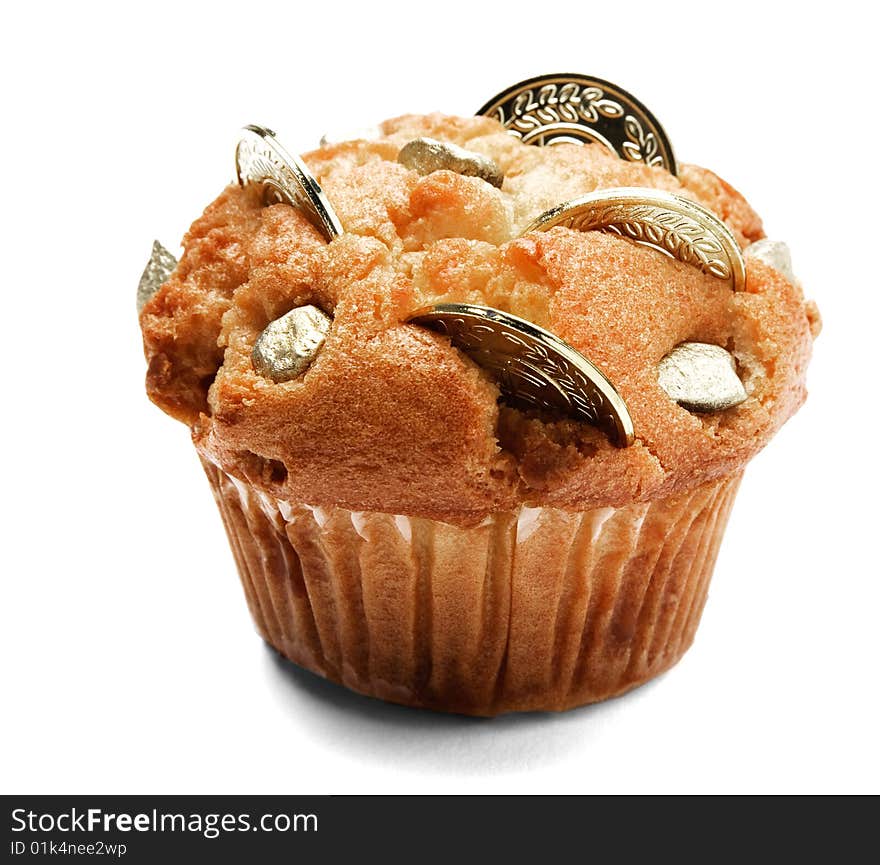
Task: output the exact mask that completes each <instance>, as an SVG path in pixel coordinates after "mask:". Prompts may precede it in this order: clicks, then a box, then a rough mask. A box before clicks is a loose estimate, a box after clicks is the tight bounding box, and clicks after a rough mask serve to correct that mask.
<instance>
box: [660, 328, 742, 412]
mask: <svg viewBox="0 0 880 865" xmlns="http://www.w3.org/2000/svg"><path fill="white" fill-rule="evenodd" d="M657 372H658V377H659V382H660V387H662V388H663V390H665V391H666V393H667V394H669V396H670V398H671V399H673V400H675V402H677V403H678V404H679V405H680V406H681V407H682V408H686V409H687V410H688V411H693V412H699V413H709V412H716V411H724V410H725V409H728V408H733V407H734V406H736V405H739V404H740V403H741V402H744V401H745V399H746V398H747V397H748V394H747V393H746V390H745V388H744V387H743V383H742V382H741V381H740V378H739V376H738V375H737V374H736V362H735V361H734V359H733V356H732V355H731V354H730V352H729V351H727V349H724V348H722V347H721V346H720V345H710V344H709V343H705V342H683V343H681V344H680V345H677V346H676V347H675V348H674V349H672V351H671V352H669V354H667V355H666V357H664V358H663V360H661V361H660V364H659V366H658V368H657Z"/></svg>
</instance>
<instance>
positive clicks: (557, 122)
mask: <svg viewBox="0 0 880 865" xmlns="http://www.w3.org/2000/svg"><path fill="white" fill-rule="evenodd" d="M477 114H482V115H485V116H486V117H494V118H495V119H496V120H499V121H500V122H501V123H503V124H504V126H505V127H506V128H507V130H508V132H510V133H512V134H513V135H516V136H517V138H521V139H522V140H523V141H524V142H525V143H526V144H540V145H544V144H558V143H560V142H563V141H565V142H573V143H576V144H587V143H590V142H593V141H596V142H598V143H599V144H603V145H604V146H605V147H607V148H608V149H609V150H611V151H612V152H614V153H616V154H617V155H618V156H620V157H621V158H622V159H627V160H629V161H630V162H644V163H645V164H646V165H652V166H658V167H660V168H665V169H666V170H667V171H669V172H671V173H672V174H675V173H676V167H675V157H674V156H673V153H672V145H671V144H670V143H669V139H668V138H667V137H666V133H665V132H664V131H663V127H662V126H661V125H660V124H659V123H658V121H657V118H656V117H654V115H653V114H651V112H650V111H648V109H647V108H645V106H644V105H642V103H641V102H639V100H638V99H636V98H635V96H633V95H632V94H631V93H627V92H626V91H625V90H623V89H622V88H620V87H618V86H617V85H616V84H612V83H611V82H610V81H603V80H602V79H601V78H593V77H592V76H589V75H575V74H568V73H562V74H559V75H540V76H538V77H537V78H529V79H528V80H527V81H520V83H519V84H514V85H513V87H508V88H507V90H505V91H504V92H502V93H499V94H498V95H497V96H494V97H493V98H492V99H490V100H489V101H488V102H487V103H486V104H485V105H484V106H483V107H482V108H481V109H480V110H479V111H478V112H477Z"/></svg>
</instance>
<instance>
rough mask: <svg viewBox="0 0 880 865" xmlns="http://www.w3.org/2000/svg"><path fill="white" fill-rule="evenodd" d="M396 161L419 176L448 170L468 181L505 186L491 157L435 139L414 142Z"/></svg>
mask: <svg viewBox="0 0 880 865" xmlns="http://www.w3.org/2000/svg"><path fill="white" fill-rule="evenodd" d="M397 161H398V162H399V163H400V164H401V165H404V166H406V167H407V168H410V169H412V170H413V171H418V173H419V174H430V173H431V172H432V171H440V170H441V169H445V170H446V171H454V172H455V173H456V174H463V175H465V176H467V177H479V178H480V180H485V181H486V183H491V184H492V186H495V187H497V188H498V189H500V188H501V184H502V183H504V172H503V171H502V170H501V169H500V168H499V167H498V165H497V164H496V163H495V162H494V161H493V160H491V159H489V157H488V156H483V154H482V153H475V152H474V151H473V150H465V149H464V148H463V147H458V145H456V144H449V143H447V142H445V141H436V140H435V139H433V138H414V139H413V140H412V141H409V142H407V143H406V144H404V145H403V147H402V148H401V149H400V153H398V154H397Z"/></svg>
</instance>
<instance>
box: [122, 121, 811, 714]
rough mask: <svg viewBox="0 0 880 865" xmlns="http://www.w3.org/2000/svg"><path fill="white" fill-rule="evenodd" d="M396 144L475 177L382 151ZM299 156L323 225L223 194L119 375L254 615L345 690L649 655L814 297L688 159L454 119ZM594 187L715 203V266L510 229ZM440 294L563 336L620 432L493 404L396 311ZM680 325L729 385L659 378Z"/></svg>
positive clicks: (401, 697) (663, 633) (608, 665)
mask: <svg viewBox="0 0 880 865" xmlns="http://www.w3.org/2000/svg"><path fill="white" fill-rule="evenodd" d="M424 139H427V140H428V142H429V143H430V142H440V143H441V145H445V146H446V149H447V150H448V151H449V152H452V153H453V154H454V155H456V154H457V155H458V156H461V154H462V153H463V154H464V156H462V157H461V158H462V159H464V163H462V165H465V163H467V164H479V163H480V160H479V159H477V157H481V158H482V160H483V161H484V164H488V165H490V166H491V167H493V168H494V169H497V170H498V172H499V173H498V175H497V176H496V177H494V178H492V177H489V178H488V179H487V178H486V176H485V173H483V176H481V175H480V172H476V173H468V172H467V171H466V170H465V168H466V165H465V168H462V166H461V165H458V164H457V163H456V164H453V163H449V165H450V167H448V168H442V167H441V168H439V169H438V170H430V166H429V168H428V170H425V169H424V166H421V165H418V164H416V165H415V166H414V165H413V163H412V162H410V164H407V162H408V161H407V160H406V159H402V160H401V159H399V157H400V156H401V152H402V151H403V150H404V148H406V147H407V145H409V144H410V143H411V142H413V141H423V140H424ZM452 145H454V147H451V146H452ZM455 148H463V151H459V150H456V149H455ZM446 155H448V153H447V154H446ZM468 159H470V160H471V161H470V162H469V163H468V162H467V160H468ZM303 160H304V162H305V165H306V166H307V168H308V169H310V171H311V172H312V174H313V175H314V177H315V178H316V179H317V182H318V183H319V184H320V187H321V189H322V190H323V194H324V195H325V196H326V199H327V200H328V201H329V202H332V207H333V209H334V210H335V214H336V215H337V216H338V221H339V223H340V224H341V228H342V231H341V232H340V233H339V234H338V235H336V236H334V237H333V239H332V240H330V241H329V242H328V240H327V238H326V237H325V235H324V233H322V231H321V230H320V226H316V224H315V223H314V221H313V220H310V219H309V214H307V213H306V212H305V211H304V209H303V208H302V207H297V206H291V204H290V203H286V202H280V203H271V202H270V203H268V204H267V203H266V199H265V194H264V193H265V189H263V188H261V187H260V186H259V185H258V184H245V185H243V186H242V185H240V184H238V183H236V184H233V185H230V186H228V187H227V188H226V189H225V190H224V191H223V192H222V193H221V194H220V196H219V197H218V198H217V199H216V200H215V201H214V202H213V203H212V204H210V205H209V206H208V207H207V209H206V210H205V212H204V213H203V215H202V216H201V217H200V218H199V219H197V220H196V221H195V223H194V224H193V225H192V227H191V228H190V230H189V232H188V233H187V235H186V236H185V238H184V240H183V249H184V252H183V255H182V258H181V260H180V262H179V263H178V264H177V265H176V267H174V269H173V271H172V272H171V273H170V276H169V277H168V278H167V281H164V283H163V284H162V285H161V287H160V288H158V290H157V291H155V293H153V294H152V296H151V297H149V298H144V301H145V303H144V306H143V310H142V312H141V315H140V323H141V327H142V331H143V337H144V348H145V354H146V358H147V361H148V372H147V380H146V381H147V392H148V394H149V397H150V399H151V400H152V401H153V402H154V403H156V405H158V406H159V407H160V408H162V409H163V410H164V411H165V412H167V413H168V414H170V415H171V416H172V417H174V418H176V419H177V420H179V421H181V422H182V423H185V424H186V425H187V426H188V427H189V428H190V430H191V433H192V440H193V443H194V445H195V447H196V450H197V451H198V454H199V456H200V458H201V462H202V464H203V466H204V469H205V472H206V474H207V477H208V480H209V482H210V484H211V487H212V489H213V492H214V496H215V498H216V501H217V504H218V506H219V509H220V513H221V515H222V518H223V521H224V524H225V527H226V530H227V532H228V535H229V541H230V544H231V547H232V551H233V554H234V556H235V560H236V563H237V565H238V570H239V573H240V576H241V581H242V584H243V586H244V592H245V596H246V599H247V603H248V606H249V608H250V612H251V614H252V616H253V619H254V621H255V623H256V627H257V630H258V632H259V633H260V635H261V636H262V637H263V638H264V639H265V640H266V641H267V642H268V643H269V644H270V645H271V646H273V647H274V648H275V649H277V650H278V651H279V652H280V653H281V654H283V655H284V656H285V657H287V658H289V659H290V660H291V661H293V662H295V663H296V664H299V665H301V666H302V667H305V668H307V669H309V670H311V671H313V672H314V673H317V674H319V675H321V676H325V677H327V678H328V679H331V680H333V681H335V682H338V683H340V684H342V685H345V686H346V687H348V688H351V689H353V690H355V691H358V692H360V693H363V694H368V695H371V696H374V697H379V698H382V699H385V700H390V701H394V702H397V703H403V704H406V705H411V706H420V707H426V708H431V709H437V710H443V711H451V712H460V713H466V714H475V715H495V714H498V713H501V712H509V711H523V710H562V709H568V708H570V707H573V706H578V705H581V704H584V703H589V702H594V701H597V700H602V699H605V698H607V697H611V696H614V695H617V694H620V693H622V692H624V691H627V690H629V689H630V688H633V687H634V686H637V685H639V684H641V683H643V682H645V681H646V680H648V679H650V678H652V677H653V676H656V675H657V674H659V673H661V672H663V671H664V670H666V669H668V668H669V667H671V666H672V665H673V664H675V662H676V661H677V660H678V659H679V658H680V657H681V656H682V654H683V653H684V652H685V651H686V650H687V649H688V647H689V646H690V645H691V642H692V641H693V638H694V633H695V631H696V628H697V625H698V623H699V620H700V616H701V613H702V610H703V605H704V603H705V601H706V595H707V590H708V585H709V579H710V576H711V573H712V569H713V565H714V562H715V558H716V555H717V553H718V548H719V544H720V542H721V538H722V535H723V532H724V528H725V524H726V522H727V519H728V515H729V513H730V509H731V506H732V504H733V499H734V497H735V495H736V490H737V486H738V485H739V482H740V478H741V476H742V472H743V469H744V467H745V465H746V463H747V462H748V461H749V459H750V458H751V457H752V456H753V455H754V454H756V453H757V452H758V451H759V450H760V449H761V448H762V447H763V446H764V445H765V444H766V443H767V442H768V441H769V439H770V438H771V437H772V436H773V434H774V433H775V432H776V430H777V429H779V427H780V426H781V425H782V424H783V423H784V422H785V421H786V420H787V419H788V418H789V417H790V416H791V415H792V414H793V413H794V412H795V411H796V410H797V409H798V407H799V406H800V405H801V404H802V402H803V401H804V399H805V396H806V391H805V386H804V378H805V371H806V366H807V362H808V359H809V356H810V351H811V346H812V340H813V337H814V336H815V334H816V333H817V332H818V316H817V313H816V311H815V308H814V307H813V306H812V305H811V304H808V303H805V301H804V299H803V295H802V292H801V288H800V286H799V284H798V282H797V281H796V280H795V278H794V277H793V275H792V274H791V273H790V270H789V269H788V267H787V266H786V265H785V263H780V259H779V250H780V247H778V246H777V245H773V244H769V243H768V241H766V240H762V238H763V237H764V234H763V231H762V225H761V220H760V219H759V217H758V216H757V215H756V214H755V212H754V211H753V210H752V208H751V207H750V206H749V204H748V203H747V202H746V201H745V199H744V198H743V197H742V196H741V195H740V194H739V193H738V192H736V190H734V189H733V188H732V187H731V186H730V185H728V184H727V183H725V182H724V181H722V180H721V179H719V178H718V177H717V176H716V175H714V174H713V173H712V172H710V171H708V170H706V169H703V168H698V167H696V166H690V165H683V166H680V167H679V169H678V175H677V176H675V175H674V174H672V173H670V172H669V171H667V170H665V169H663V168H662V167H656V166H649V165H646V164H644V163H643V162H634V161H630V160H628V159H625V158H621V157H620V156H618V155H616V154H615V153H614V152H612V151H611V150H610V149H608V148H606V147H602V146H600V145H587V146H582V145H580V144H576V143H567V142H562V143H557V144H554V145H553V146H544V147H537V146H532V145H530V144H527V143H524V142H523V141H522V140H520V139H518V138H517V137H516V136H514V135H511V134H510V133H509V131H507V130H506V129H505V128H504V127H503V126H502V125H501V124H500V123H499V122H498V121H497V120H495V119H491V118H489V117H483V116H477V117H467V118H461V117H449V116H442V115H439V114H432V115H428V116H416V115H408V116H404V117H400V118H397V119H394V120H390V121H387V122H385V123H383V124H382V125H381V127H380V128H379V132H378V133H377V137H375V138H373V139H369V140H368V139H359V140H354V141H345V142H341V143H328V144H324V145H323V146H321V147H320V148H319V149H318V150H315V151H313V152H311V153H308V154H306V155H305V156H304V157H303ZM444 164H445V163H444ZM496 181H497V182H496ZM499 184H500V185H499ZM609 188H626V189H632V188H637V189H639V188H640V189H644V190H660V191H666V192H668V193H673V194H674V195H675V196H678V197H679V198H680V199H684V200H686V201H691V202H695V203H696V204H698V205H701V206H702V207H703V208H705V209H706V210H707V211H709V212H711V213H714V214H715V216H716V217H717V218H718V219H719V220H723V223H724V224H725V225H726V226H727V228H728V229H729V231H730V233H732V235H733V237H735V239H736V241H737V243H738V244H739V246H740V247H741V248H742V249H743V250H744V252H745V263H746V270H745V282H744V284H743V285H742V286H740V287H739V288H738V290H731V288H730V286H728V285H726V284H724V283H723V282H721V281H719V280H718V279H717V278H716V277H715V276H713V275H712V274H711V273H708V272H705V271H704V270H701V269H700V268H698V267H694V266H692V264H689V263H687V262H685V261H681V260H678V259H675V258H672V257H669V256H666V255H662V254H659V253H658V251H657V249H654V248H650V247H648V246H645V245H644V244H640V243H635V242H633V240H632V238H630V237H626V236H621V235H620V234H619V233H611V232H608V231H598V230H574V229H572V228H569V227H564V226H557V227H551V228H550V229H549V230H546V231H536V230H530V226H531V225H532V224H533V222H534V220H535V219H536V217H538V216H539V215H540V214H542V213H544V212H546V211H548V210H551V209H552V208H554V207H556V206H557V205H559V204H560V202H565V201H570V200H572V199H577V198H578V196H583V195H588V194H591V193H595V192H596V191H597V190H605V189H609ZM753 244H754V245H755V246H754V247H753V252H752V253H751V254H750V247H752V245H753ZM171 264H173V262H172V263H171ZM169 269H170V265H169ZM163 276H164V274H163ZM442 304H459V305H470V306H472V307H474V308H479V309H484V308H490V309H493V310H499V311H500V312H501V313H507V314H511V315H513V316H516V317H517V319H522V320H525V321H526V322H530V323H533V324H534V325H536V326H537V327H538V328H541V329H543V330H544V331H546V332H549V333H550V334H553V335H555V337H558V338H559V339H561V340H563V341H564V342H565V343H566V344H567V345H568V346H570V347H571V348H573V349H574V350H575V351H576V352H578V353H579V354H580V355H582V356H583V357H585V358H587V359H588V360H589V361H591V362H592V364H594V365H595V367H596V368H597V369H598V370H600V371H601V373H603V374H604V376H605V377H606V379H607V381H608V382H610V383H611V384H612V385H613V388H614V389H615V391H616V393H617V394H619V396H620V398H621V399H622V401H623V403H624V404H625V406H626V409H627V410H628V413H629V418H630V420H631V425H632V436H631V440H630V442H629V443H627V442H621V441H614V440H613V437H612V436H610V435H609V434H608V430H607V429H603V428H602V427H601V425H598V424H593V423H589V422H586V421H584V420H583V418H578V417H572V416H566V415H565V414H564V413H557V412H553V411H548V410H547V409H546V407H542V406H536V405H528V404H525V403H522V402H517V400H516V399H512V398H510V396H511V395H510V394H505V392H504V388H503V386H502V385H501V384H499V377H498V374H497V370H496V371H493V370H491V369H488V368H487V367H486V365H485V364H483V363H480V362H478V361H479V359H478V358H477V359H475V357H474V356H473V355H472V354H469V353H467V352H465V351H462V350H461V348H460V347H459V346H457V345H456V344H455V342H454V340H451V339H450V337H449V336H448V335H444V334H443V333H438V332H436V331H435V330H432V329H431V328H430V327H426V326H423V325H422V324H420V323H418V319H415V320H414V319H413V316H414V315H415V314H417V313H418V312H419V311H420V310H424V309H431V308H436V307H437V306H438V305H442ZM293 310H306V311H307V313H308V315H311V316H312V317H313V320H314V321H315V322H317V323H318V324H319V325H320V322H321V321H324V322H325V326H324V328H323V330H321V332H320V333H319V334H317V336H316V337H315V339H314V342H313V344H312V347H311V350H310V351H309V352H306V355H307V356H306V357H305V362H304V363H301V364H300V365H299V366H298V367H296V368H295V369H294V371H293V374H291V375H290V376H288V377H286V378H284V377H280V378H279V379H278V380H275V378H273V376H272V374H271V368H270V369H269V370H268V372H267V369H266V368H264V365H265V364H266V363H269V366H270V367H271V358H269V360H267V359H266V355H265V353H261V349H260V345H259V343H260V340H261V339H263V340H265V339H266V338H267V337H266V334H267V332H272V331H271V328H272V327H275V328H276V329H277V327H278V326H279V325H277V324H273V323H277V322H278V321H279V319H282V320H284V321H287V319H285V318H284V317H285V316H287V315H288V314H289V313H291V311H293ZM282 323H283V322H282ZM319 330H320V328H319ZM693 343H696V344H698V345H708V346H714V347H718V349H719V350H720V351H722V353H726V356H729V357H730V358H731V370H733V371H734V373H733V374H734V375H735V378H736V379H738V380H739V382H741V389H742V396H741V398H739V399H738V400H735V403H736V404H731V405H722V406H720V407H718V408H717V409H715V410H706V409H705V407H702V408H701V407H699V406H698V407H697V409H696V410H695V407H694V406H693V405H688V404H687V400H686V399H685V398H677V397H675V395H674V394H673V395H670V394H671V393H672V389H671V386H670V385H669V384H668V383H667V384H666V385H665V387H664V386H663V383H662V381H661V378H662V376H661V370H662V365H663V363H664V359H667V358H669V357H670V355H672V354H673V353H674V352H675V350H676V348H677V347H681V346H682V345H684V346H687V345H690V344H693ZM300 360H302V358H300ZM674 372H675V371H674ZM685 372H687V370H685ZM685 389H686V388H685Z"/></svg>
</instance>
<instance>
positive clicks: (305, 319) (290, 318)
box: [251, 305, 332, 382]
mask: <svg viewBox="0 0 880 865" xmlns="http://www.w3.org/2000/svg"><path fill="white" fill-rule="evenodd" d="M331 324H332V319H331V318H330V316H329V315H326V314H325V313H324V312H322V311H321V310H320V309H318V307H316V306H311V305H309V306H299V307H297V308H296V309H292V310H290V312H288V313H286V314H285V315H282V316H281V318H276V319H275V321H272V322H270V323H269V325H268V326H267V327H266V329H265V330H264V331H263V332H262V333H261V334H260V336H259V337H258V338H257V341H256V342H255V343H254V350H253V351H252V352H251V361H252V363H253V365H254V369H255V370H256V371H257V372H258V373H259V374H260V375H262V376H264V377H265V378H271V379H272V381H275V382H280V381H290V380H291V379H294V378H298V377H299V376H300V375H302V374H303V373H304V372H305V371H306V370H307V369H308V368H309V366H310V365H311V363H312V361H313V360H314V359H315V357H316V356H317V354H318V352H319V351H320V350H321V346H322V345H323V344H324V339H325V337H326V336H327V333H328V332H329V330H330V325H331Z"/></svg>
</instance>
